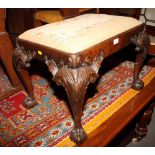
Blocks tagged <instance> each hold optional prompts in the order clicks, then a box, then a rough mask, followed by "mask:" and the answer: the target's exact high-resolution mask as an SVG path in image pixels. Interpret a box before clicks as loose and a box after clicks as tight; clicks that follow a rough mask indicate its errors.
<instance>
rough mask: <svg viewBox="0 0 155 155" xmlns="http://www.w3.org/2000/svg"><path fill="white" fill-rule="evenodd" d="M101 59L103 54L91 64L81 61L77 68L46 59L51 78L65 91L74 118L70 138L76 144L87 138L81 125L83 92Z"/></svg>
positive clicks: (91, 80)
mask: <svg viewBox="0 0 155 155" xmlns="http://www.w3.org/2000/svg"><path fill="white" fill-rule="evenodd" d="M102 60H103V56H97V57H96V58H94V60H93V62H92V63H91V64H89V63H88V64H87V63H83V64H82V65H81V66H80V67H77V68H70V67H68V66H65V65H63V66H62V67H60V68H58V67H57V65H56V63H55V62H54V61H53V60H46V64H47V66H48V68H49V70H50V72H51V73H52V74H53V80H54V81H55V82H56V83H57V85H62V86H63V87H64V88H65V90H66V92H67V95H68V99H69V104H70V107H71V113H72V115H73V120H74V128H73V130H72V132H71V135H70V138H71V140H72V141H74V142H75V143H77V144H81V143H82V142H83V141H84V140H85V139H86V138H87V135H86V133H85V131H84V129H83V128H82V125H81V116H82V110H83V104H84V99H85V93H86V89H87V87H88V84H89V83H92V82H95V80H96V78H97V77H98V74H97V73H98V69H99V67H100V64H101V62H102ZM74 65H75V64H74Z"/></svg>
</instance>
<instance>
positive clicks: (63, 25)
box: [19, 14, 141, 54]
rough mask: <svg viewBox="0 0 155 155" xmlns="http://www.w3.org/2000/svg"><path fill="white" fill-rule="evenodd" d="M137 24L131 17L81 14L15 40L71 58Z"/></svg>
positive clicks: (45, 26)
mask: <svg viewBox="0 0 155 155" xmlns="http://www.w3.org/2000/svg"><path fill="white" fill-rule="evenodd" d="M140 24H141V22H140V21H138V20H136V19H134V18H131V17H122V16H113V15H106V14H84V15H81V16H77V17H74V18H70V19H67V20H63V21H60V22H56V23H51V24H47V25H44V26H41V27H38V28H34V29H31V30H28V31H26V32H25V33H23V34H21V35H20V36H19V38H20V39H24V40H27V41H30V42H34V43H38V44H41V45H44V46H47V47H51V48H54V49H58V50H61V51H63V52H67V53H71V54H75V53H78V52H81V51H83V50H85V49H87V48H89V47H91V46H94V45H96V44H98V43H100V42H102V41H105V40H106V39H109V38H111V37H114V36H116V35H118V34H120V33H122V32H125V31H127V30H130V29H132V28H134V27H136V26H138V25H140Z"/></svg>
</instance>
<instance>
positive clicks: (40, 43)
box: [13, 14, 149, 144]
mask: <svg viewBox="0 0 155 155" xmlns="http://www.w3.org/2000/svg"><path fill="white" fill-rule="evenodd" d="M130 43H133V44H135V45H136V49H135V50H136V52H137V57H136V63H135V68H134V76H133V83H132V87H133V88H134V89H137V90H140V89H142V88H143V85H144V84H143V82H142V81H141V80H140V79H139V72H140V69H141V67H142V63H143V61H144V58H145V56H146V54H147V51H148V46H149V37H148V36H147V34H146V32H145V29H144V26H143V24H142V23H141V22H140V21H138V20H136V19H134V18H131V17H122V16H112V15H104V14H85V15H81V16H78V17H74V18H70V19H67V20H64V21H61V22H56V23H52V24H47V25H44V26H41V27H38V28H34V29H31V30H28V31H26V32H25V33H23V34H21V35H20V36H19V37H18V39H17V48H16V50H15V52H14V54H13V62H14V66H15V68H16V70H17V71H18V74H19V76H20V78H21V79H22V82H23V84H24V86H25V89H26V91H27V93H28V95H29V97H27V98H26V99H25V100H24V105H25V106H26V107H27V108H31V107H33V106H35V105H36V104H37V102H36V100H35V98H34V94H33V87H32V84H31V80H30V76H29V73H28V71H27V70H26V68H28V67H30V61H31V60H32V59H38V60H40V61H43V62H45V63H46V65H47V66H48V69H49V71H50V72H51V73H52V75H53V80H54V81H55V82H56V83H57V84H58V85H62V86H64V88H65V90H66V92H67V95H68V99H69V103H70V106H71V112H72V114H73V119H74V129H73V130H72V133H71V135H70V138H71V140H73V141H74V142H76V143H77V144H80V143H82V142H83V141H84V140H85V139H86V138H87V135H86V133H85V131H84V130H83V128H82V125H81V115H82V109H83V104H84V98H85V93H86V89H87V87H88V84H89V83H93V82H95V80H96V79H97V77H98V70H99V68H100V65H101V62H102V60H103V59H104V58H105V57H108V56H110V55H111V54H113V53H115V52H116V51H118V50H119V49H121V48H123V47H125V46H127V45H128V44H130Z"/></svg>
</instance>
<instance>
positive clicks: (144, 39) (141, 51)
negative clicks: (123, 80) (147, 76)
mask: <svg viewBox="0 0 155 155" xmlns="http://www.w3.org/2000/svg"><path fill="white" fill-rule="evenodd" d="M131 42H132V43H134V44H135V45H136V48H135V51H136V52H137V55H136V63H135V66H134V73H133V83H132V86H131V87H132V88H133V89H136V90H140V89H142V88H143V87H144V82H143V81H142V80H141V79H139V73H140V71H141V69H142V65H143V62H144V60H145V57H146V55H147V52H148V49H149V44H150V38H149V36H148V35H147V34H146V32H145V29H144V30H143V32H140V33H139V35H138V36H136V35H135V36H134V37H133V38H131Z"/></svg>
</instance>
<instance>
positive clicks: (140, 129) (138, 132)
mask: <svg viewBox="0 0 155 155" xmlns="http://www.w3.org/2000/svg"><path fill="white" fill-rule="evenodd" d="M154 106H155V103H152V104H151V105H150V106H149V107H148V108H147V110H146V111H145V112H144V113H143V115H142V116H141V117H140V119H139V121H138V122H137V123H136V127H135V136H134V138H133V139H132V141H133V142H134V143H136V142H138V141H140V140H141V139H142V138H143V137H145V136H146V134H147V131H148V128H147V126H148V125H149V123H150V121H151V118H152V114H153V108H154Z"/></svg>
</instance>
